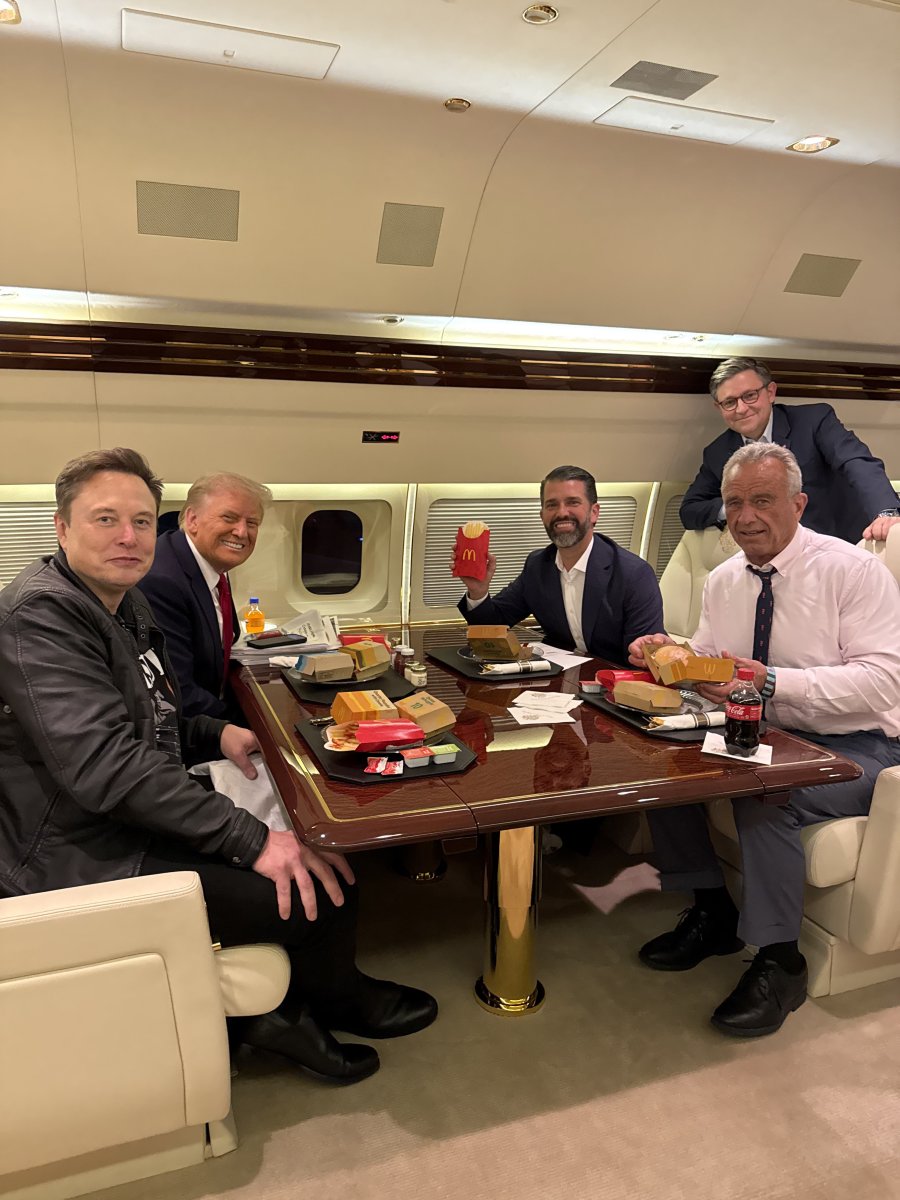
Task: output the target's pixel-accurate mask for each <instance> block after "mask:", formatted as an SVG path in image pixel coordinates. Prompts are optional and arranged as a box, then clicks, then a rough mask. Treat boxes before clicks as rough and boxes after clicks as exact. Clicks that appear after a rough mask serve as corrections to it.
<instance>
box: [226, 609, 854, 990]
mask: <svg viewBox="0 0 900 1200" xmlns="http://www.w3.org/2000/svg"><path fill="white" fill-rule="evenodd" d="M464 629H465V627H464V626H463V625H462V624H454V625H443V626H440V625H439V626H426V627H423V628H413V629H412V630H410V631H409V632H408V636H405V637H404V640H406V641H408V642H409V644H411V645H412V646H413V647H414V648H415V650H416V652H417V658H419V659H420V660H422V661H424V662H426V663H427V666H428V683H427V690H428V691H429V692H430V693H431V694H432V695H435V696H437V697H439V698H440V699H441V700H443V701H445V703H447V704H448V705H449V706H450V708H451V709H452V710H453V712H454V713H455V714H456V717H457V721H456V725H455V727H454V730H453V734H452V736H453V737H454V738H455V739H456V740H457V741H462V742H465V743H466V745H467V746H469V747H470V748H471V749H472V750H474V751H475V753H476V756H477V758H476V762H475V764H473V765H472V766H471V767H470V768H469V769H468V770H467V771H465V772H464V773H462V774H457V775H445V776H439V777H434V778H427V779H419V778H411V777H406V778H402V779H398V780H397V781H396V782H391V783H384V784H378V785H375V786H366V787H357V786H354V785H353V784H350V783H341V782H338V781H335V780H331V779H329V778H328V777H327V776H324V775H323V774H322V773H321V771H320V768H319V766H318V763H317V762H316V760H315V758H313V756H312V754H311V753H310V752H309V750H308V748H307V747H306V744H305V742H304V741H303V739H302V738H301V737H300V735H299V734H298V733H296V731H295V729H294V724H295V722H296V721H298V720H303V719H305V718H307V717H318V716H323V715H326V714H327V708H325V707H321V706H318V705H305V704H301V702H300V701H299V700H297V698H296V697H295V695H294V693H293V692H292V691H291V689H290V688H289V687H288V686H287V685H286V684H285V683H284V681H283V680H282V678H281V674H280V672H279V671H278V670H277V669H273V668H268V667H254V668H247V667H243V668H241V669H240V670H237V671H235V672H233V674H232V681H233V684H234V689H235V693H236V695H237V698H238V701H239V702H240V704H241V707H242V708H243V710H244V712H245V714H246V716H247V719H248V721H249V723H250V725H251V727H252V728H253V730H254V731H255V732H256V734H257V736H258V738H259V740H260V743H261V745H262V749H263V753H264V755H265V758H266V763H267V765H268V767H269V769H270V771H271V773H272V775H273V777H274V779H275V782H276V785H277V787H278V789H279V792H280V793H281V797H282V799H283V801H284V804H285V807H286V808H287V810H288V813H289V814H290V816H291V819H292V820H293V822H294V825H295V828H296V829H297V832H298V834H299V835H300V836H301V837H302V838H303V840H304V841H305V842H307V843H308V844H309V845H312V846H318V847H321V848H325V849H333V850H340V851H352V850H367V849H372V848H375V847H383V846H387V845H397V844H409V843H418V842H423V841H431V840H440V841H442V842H443V843H444V846H445V849H446V850H448V851H452V850H454V849H461V848H469V847H471V846H473V845H474V844H475V842H474V839H475V837H476V836H477V835H479V834H484V835H486V836H485V845H486V868H485V869H486V892H487V898H488V906H487V914H486V929H487V933H486V953H485V970H484V974H483V975H482V978H481V979H480V980H479V981H478V984H477V985H476V995H477V997H478V999H479V1001H480V1002H481V1003H482V1004H483V1005H484V1007H486V1008H489V1009H490V1010H491V1011H496V1012H503V1013H520V1012H528V1011H533V1010H534V1009H535V1008H537V1007H538V1005H539V1004H540V1002H541V1000H542V998H543V989H542V987H541V985H540V983H539V981H538V980H537V978H536V974H535V968H534V930H535V926H536V920H537V902H538V900H539V897H540V867H541V854H540V827H541V825H542V824H545V823H548V822H554V823H555V822H561V821H567V820H575V819H578V818H583V817H588V816H598V815H606V814H609V813H622V812H632V811H635V810H637V809H640V808H655V807H669V806H672V805H679V804H694V803H698V802H703V801H707V800H714V799H719V798H722V797H726V798H732V797H736V796H755V797H756V798H757V799H759V801H760V802H761V803H764V804H784V803H786V801H787V798H788V793H789V791H790V789H791V788H794V787H806V786H809V785H811V784H815V783H831V782H840V781H842V780H847V779H853V778H856V776H858V775H859V774H860V769H859V767H857V766H856V764H855V763H851V762H849V761H848V760H847V759H843V758H840V757H839V756H838V755H835V754H833V753H832V752H831V751H829V750H826V749H824V748H822V747H819V746H815V745H812V744H811V743H809V742H805V741H802V740H801V739H800V738H797V737H794V736H793V735H791V734H788V733H784V732H783V731H781V730H774V729H773V730H770V731H769V732H768V733H767V734H766V735H765V737H764V740H765V741H766V742H767V743H768V744H770V745H771V746H772V763H771V765H770V766H759V765H755V764H754V765H751V764H744V763H740V762H734V761H731V760H728V759H720V758H713V757H711V756H704V755H702V754H701V753H700V743H699V742H696V743H690V744H685V743H676V742H667V741H662V740H659V739H655V738H652V737H649V736H647V735H645V734H642V733H641V732H639V731H638V730H633V729H631V728H630V727H629V726H627V725H624V724H623V723H621V722H619V721H617V720H616V719H615V718H613V717H608V716H607V715H606V714H605V713H603V712H601V711H599V710H598V709H595V708H592V707H591V706H590V705H587V704H583V705H582V706H581V707H580V708H579V709H576V711H575V713H574V714H573V715H574V717H575V724H574V725H555V726H519V725H518V724H517V723H516V722H515V721H514V720H513V718H512V717H511V716H510V715H509V713H508V712H507V709H508V707H509V705H510V703H511V701H512V700H513V698H514V697H515V696H516V695H517V694H518V693H519V692H520V691H523V690H525V689H526V688H533V687H537V688H538V689H539V690H541V691H544V690H551V691H565V692H572V693H575V692H577V691H578V688H579V680H580V679H581V678H582V677H583V678H588V677H589V676H591V675H592V674H593V672H594V671H595V670H596V669H597V668H598V667H599V666H601V665H606V664H602V663H600V662H599V660H595V661H594V662H593V663H591V664H585V665H584V666H582V667H580V668H575V669H573V670H570V671H567V672H565V673H564V674H563V675H560V676H557V677H556V678H554V679H549V680H547V679H541V677H540V676H531V677H525V678H523V679H522V681H521V682H515V683H512V682H510V681H509V680H506V681H504V682H502V683H483V682H481V681H479V680H471V679H467V678H466V677H464V676H463V675H459V674H457V673H456V672H454V671H452V670H449V669H448V668H446V667H444V666H442V665H441V664H439V663H437V662H435V661H434V660H433V659H429V658H427V657H426V656H427V651H428V648H429V647H434V646H439V645H440V646H444V645H462V644H464V640H465V633H464Z"/></svg>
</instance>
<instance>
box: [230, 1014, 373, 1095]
mask: <svg viewBox="0 0 900 1200" xmlns="http://www.w3.org/2000/svg"><path fill="white" fill-rule="evenodd" d="M242 1041H243V1042H244V1043H245V1045H248V1046H254V1047H255V1048H256V1049H258V1050H268V1051H269V1052H270V1053H272V1054H279V1055H281V1056H282V1057H284V1058H287V1059H289V1060H290V1062H292V1063H293V1064H294V1065H295V1066H298V1067H300V1069H301V1070H302V1071H305V1072H306V1073H307V1075H312V1077H313V1078H314V1079H321V1080H322V1081H323V1082H324V1083H338V1084H347V1083H358V1082H359V1080H360V1079H367V1078H368V1077H369V1076H370V1075H374V1074H375V1072H376V1071H377V1070H378V1068H379V1066H380V1063H379V1060H378V1052H377V1051H376V1050H373V1049H372V1047H371V1046H357V1045H353V1044H351V1045H342V1044H341V1043H340V1042H338V1041H336V1040H335V1039H334V1038H333V1037H332V1036H331V1034H330V1033H329V1032H328V1030H327V1029H323V1028H322V1026H321V1025H320V1024H319V1022H318V1021H317V1020H316V1019H315V1017H314V1016H313V1015H312V1013H311V1011H310V1010H309V1008H308V1007H306V1006H304V1007H303V1008H302V1009H301V1010H300V1012H299V1015H296V1016H295V1015H294V1014H293V1013H292V1014H291V1017H290V1019H288V1018H287V1017H285V1016H284V1015H283V1014H282V1013H281V1012H279V1011H278V1010H277V1009H276V1010H275V1012H270V1013H266V1014H265V1015H264V1016H261V1017H255V1018H254V1019H253V1020H252V1021H251V1022H250V1024H249V1026H248V1027H247V1028H246V1029H245V1030H244V1031H243V1033H242Z"/></svg>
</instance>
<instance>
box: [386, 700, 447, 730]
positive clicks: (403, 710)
mask: <svg viewBox="0 0 900 1200" xmlns="http://www.w3.org/2000/svg"><path fill="white" fill-rule="evenodd" d="M397 712H398V713H399V714H400V716H401V717H405V718H406V720H407V721H415V723H416V724H417V725H418V726H419V728H420V729H421V730H422V732H423V733H424V734H426V735H427V734H429V733H443V732H444V730H445V729H452V728H453V726H454V725H455V724H456V717H455V716H454V715H453V712H452V710H451V709H450V708H449V707H448V706H447V705H446V704H445V703H444V702H443V700H438V699H437V697H436V696H432V695H431V694H430V693H429V692H415V693H414V694H413V695H412V696H407V697H406V699H405V700H398V701H397Z"/></svg>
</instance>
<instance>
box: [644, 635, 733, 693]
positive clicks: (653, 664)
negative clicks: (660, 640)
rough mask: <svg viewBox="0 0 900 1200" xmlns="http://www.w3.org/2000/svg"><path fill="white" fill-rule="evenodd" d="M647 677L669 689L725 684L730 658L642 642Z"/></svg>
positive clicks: (730, 665)
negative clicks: (648, 673) (711, 656)
mask: <svg viewBox="0 0 900 1200" xmlns="http://www.w3.org/2000/svg"><path fill="white" fill-rule="evenodd" d="M641 649H642V650H643V654H644V661H645V662H646V664H647V668H648V670H649V671H650V674H651V675H652V676H653V678H654V679H655V680H656V681H657V682H658V683H662V684H665V686H666V687H670V686H671V685H673V684H676V685H678V686H679V687H682V686H684V687H693V686H694V685H695V684H698V683H729V682H730V681H731V679H732V678H733V677H734V663H733V662H732V660H731V659H730V658H708V657H706V656H705V655H700V654H695V653H694V651H693V650H692V649H691V647H690V646H688V645H686V646H676V645H665V646H660V645H654V644H652V643H650V642H645V643H644V644H643V646H642V647H641Z"/></svg>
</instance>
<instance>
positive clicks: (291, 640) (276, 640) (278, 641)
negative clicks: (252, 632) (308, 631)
mask: <svg viewBox="0 0 900 1200" xmlns="http://www.w3.org/2000/svg"><path fill="white" fill-rule="evenodd" d="M305 641H306V638H305V637H304V636H303V634H302V633H279V634H278V635H277V636H276V637H264V638H247V642H246V644H247V645H248V646H250V647H251V648H252V649H253V650H269V649H277V648H278V647H279V646H302V645H303V643H304V642H305Z"/></svg>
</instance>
